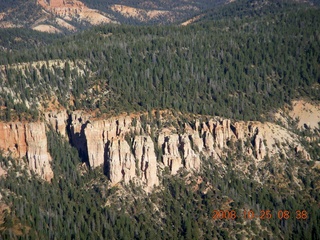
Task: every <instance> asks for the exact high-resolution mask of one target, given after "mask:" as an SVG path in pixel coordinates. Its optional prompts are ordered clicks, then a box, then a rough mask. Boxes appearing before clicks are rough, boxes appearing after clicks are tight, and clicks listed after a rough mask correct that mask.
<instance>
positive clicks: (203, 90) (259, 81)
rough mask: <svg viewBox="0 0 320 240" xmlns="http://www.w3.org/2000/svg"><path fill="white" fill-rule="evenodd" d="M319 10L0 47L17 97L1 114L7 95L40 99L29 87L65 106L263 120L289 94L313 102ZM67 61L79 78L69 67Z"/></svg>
mask: <svg viewBox="0 0 320 240" xmlns="http://www.w3.org/2000/svg"><path fill="white" fill-rule="evenodd" d="M285 10H286V11H285ZM319 16H320V15H319V10H318V9H317V8H315V9H314V8H308V7H305V6H304V5H302V6H301V5H299V7H296V8H290V7H288V9H287V8H286V7H283V11H279V10H278V11H276V13H275V14H269V13H263V14H262V16H258V17H257V16H256V17H248V18H229V17H226V18H222V19H221V20H215V21H208V20H203V21H200V22H198V23H196V24H193V25H189V26H186V27H177V26H159V27H156V26H152V27H151V26H149V27H148V26H145V27H133V26H102V27H97V28H95V29H93V30H89V31H85V32H83V33H80V34H77V35H75V36H69V37H66V38H64V39H62V40H58V41H56V42H55V43H53V44H50V45H49V46H44V47H41V46H40V47H37V48H32V49H25V48H21V49H19V50H13V51H9V50H8V51H7V52H5V51H3V52H2V53H1V54H0V63H1V64H2V65H3V66H4V67H5V69H6V71H5V72H2V80H1V81H2V84H3V86H7V87H8V88H10V89H12V90H14V92H15V93H16V95H17V96H12V94H7V93H6V92H5V93H3V92H2V94H1V100H2V101H1V105H4V106H8V108H7V111H9V110H8V109H10V108H11V109H12V108H14V107H13V105H14V104H13V100H12V99H13V98H19V99H21V101H20V105H21V109H23V112H25V107H23V105H24V103H25V102H26V101H28V103H29V105H32V104H35V102H38V98H39V97H40V98H41V97H42V96H41V95H42V94H41V95H40V96H39V94H38V93H39V92H40V93H44V92H46V93H48V94H49V95H55V96H57V97H58V99H59V101H60V103H61V104H62V105H64V106H65V107H67V108H68V107H72V108H76V109H79V108H88V109H96V108H99V109H100V110H101V111H102V112H105V111H136V110H150V109H153V108H161V109H167V108H172V109H176V110H179V111H182V112H193V113H200V114H210V115H220V116H225V117H231V118H236V119H245V120H249V119H250V120H254V119H262V118H263V117H266V116H265V114H267V113H268V112H269V111H271V110H273V109H275V108H279V107H281V106H283V104H284V103H290V101H291V100H292V99H294V98H296V97H301V96H308V97H310V98H311V99H314V100H319V94H318V91H319V89H318V84H319V81H320V80H319V79H320V69H319V59H320V56H319V53H320V46H319V43H320V41H319V38H320V36H319V30H318V29H320V26H319V25H320V19H319V18H320V17H319ZM58 59H59V60H64V61H66V63H65V64H63V66H59V67H55V69H49V68H48V66H47V65H46V64H44V65H41V67H39V68H41V69H37V67H36V66H30V65H29V66H28V65H27V66H26V67H25V69H20V70H17V69H15V68H12V67H10V64H16V63H23V62H37V61H49V60H58ZM69 62H70V63H69ZM71 63H72V64H73V65H77V66H78V67H77V68H79V69H80V70H81V71H82V72H83V74H81V75H80V74H79V71H77V69H74V71H70V68H69V67H68V66H69V65H70V64H71ZM8 64H9V65H8ZM6 66H7V67H6ZM6 78H7V81H5V79H6ZM12 79H14V81H13V80H12ZM43 82H45V83H46V84H39V83H43ZM96 84H99V85H100V86H102V88H103V89H102V90H101V91H103V93H99V94H98V95H99V98H98V100H97V94H96V93H94V94H93V93H92V91H88V89H90V88H92V87H93V86H94V85H96ZM69 85H71V87H69ZM53 89H55V90H53ZM10 95H11V96H10ZM43 95H44V94H43ZM70 95H73V96H74V97H75V98H76V100H75V101H76V102H75V104H74V106H68V101H67V99H65V96H70ZM62 96H63V97H62ZM15 110H18V114H19V109H15ZM2 119H5V114H4V113H3V114H2Z"/></svg>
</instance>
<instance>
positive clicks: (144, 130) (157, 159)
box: [0, 111, 310, 191]
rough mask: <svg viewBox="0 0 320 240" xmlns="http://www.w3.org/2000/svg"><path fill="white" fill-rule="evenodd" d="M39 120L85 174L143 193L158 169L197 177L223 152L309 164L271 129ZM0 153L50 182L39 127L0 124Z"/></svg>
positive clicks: (61, 116)
mask: <svg viewBox="0 0 320 240" xmlns="http://www.w3.org/2000/svg"><path fill="white" fill-rule="evenodd" d="M45 119H46V123H47V124H49V125H51V126H52V127H53V129H54V130H55V131H57V132H59V133H60V134H61V136H62V137H64V138H65V139H66V140H68V141H69V142H70V143H71V144H72V145H73V146H74V147H76V148H77V149H78V151H79V155H80V156H81V158H82V159H83V160H84V161H87V162H88V165H89V166H90V168H97V167H101V168H103V170H104V173H105V174H106V175H107V176H108V178H109V179H110V182H111V184H112V185H115V184H117V183H119V182H121V181H123V182H124V183H129V182H134V183H136V184H138V185H141V186H143V187H144V189H145V190H147V191H149V190H151V189H152V188H153V187H154V186H156V185H158V184H159V171H160V170H161V169H165V168H167V169H168V170H169V172H170V173H171V174H176V173H177V172H178V171H179V169H181V168H185V169H186V170H188V171H191V172H192V171H195V172H197V171H200V169H201V159H202V158H203V157H204V158H207V159H209V158H210V159H211V161H216V162H219V161H220V159H221V157H223V156H225V155H226V153H227V150H228V149H231V150H236V151H242V153H241V154H245V155H248V156H250V157H252V158H253V159H255V160H256V161H257V162H259V161H261V160H263V159H264V158H265V157H266V156H269V157H272V156H274V155H280V154H282V155H284V156H286V152H288V151H289V150H290V149H296V151H300V152H302V154H303V156H304V157H305V158H306V159H309V158H310V157H309V155H308V153H307V152H306V151H305V150H304V148H303V147H302V146H301V144H300V143H299V142H298V138H297V136H296V135H295V134H294V133H292V132H290V131H288V130H287V129H285V128H282V127H280V126H278V125H276V124H273V123H261V122H242V121H239V122H234V123H231V121H230V120H229V119H221V118H212V119H209V120H207V121H205V122H200V121H199V120H191V121H190V122H185V123H183V125H182V126H181V125H180V127H177V126H178V124H177V122H178V119H175V120H174V122H175V123H176V124H175V123H173V124H171V125H169V126H168V125H166V126H165V127H160V126H158V125H157V124H155V122H156V121H153V120H152V119H149V120H146V117H145V116H144V117H141V116H139V115H136V116H129V115H122V116H118V117H111V118H107V119H95V118H93V117H92V116H90V115H89V114H86V113H84V112H81V111H76V112H73V113H72V114H67V112H66V111H55V112H50V113H47V114H45ZM166 121H167V120H166V118H165V117H164V118H163V119H162V120H161V122H163V123H165V122H166ZM164 125H165V124H164ZM174 126H175V127H174ZM279 143H285V144H282V145H280V144H279ZM235 145H237V149H236V148H235ZM280 147H281V148H280ZM0 148H1V149H3V150H4V151H5V153H6V154H12V156H14V157H17V158H23V157H26V158H27V160H28V163H29V168H30V169H31V170H33V171H34V172H36V173H37V174H39V175H40V176H41V177H43V178H44V179H46V180H50V179H51V178H52V176H53V174H52V170H51V167H50V161H51V158H50V155H49V154H48V152H47V139H46V135H45V123H44V122H41V123H40V122H38V123H0Z"/></svg>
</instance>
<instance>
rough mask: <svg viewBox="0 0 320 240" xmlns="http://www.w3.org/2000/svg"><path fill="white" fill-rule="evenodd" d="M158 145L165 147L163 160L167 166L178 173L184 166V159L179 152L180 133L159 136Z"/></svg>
mask: <svg viewBox="0 0 320 240" xmlns="http://www.w3.org/2000/svg"><path fill="white" fill-rule="evenodd" d="M158 145H160V146H161V147H162V148H163V156H162V161H163V164H164V165H165V166H167V167H168V168H169V169H170V172H171V173H172V174H176V173H177V171H178V170H179V169H180V168H181V167H183V165H182V159H181V156H180V153H179V149H178V148H179V135H178V134H171V135H166V134H165V135H163V134H161V135H160V137H159V138H158Z"/></svg>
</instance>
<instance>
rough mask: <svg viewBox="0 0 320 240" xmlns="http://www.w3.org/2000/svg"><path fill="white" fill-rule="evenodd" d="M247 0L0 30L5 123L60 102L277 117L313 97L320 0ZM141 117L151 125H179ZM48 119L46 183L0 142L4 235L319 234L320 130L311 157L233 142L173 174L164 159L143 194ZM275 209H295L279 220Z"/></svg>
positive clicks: (319, 72) (318, 79)
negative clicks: (195, 168) (122, 19)
mask: <svg viewBox="0 0 320 240" xmlns="http://www.w3.org/2000/svg"><path fill="white" fill-rule="evenodd" d="M100 2H101V1H100ZM110 2H111V1H110ZM246 2H247V1H236V2H234V3H232V4H230V5H228V6H225V7H222V8H221V9H220V8H219V9H220V10H221V11H220V10H219V11H218V10H212V11H209V12H207V13H205V16H203V17H202V18H200V19H199V20H198V21H197V22H196V23H194V24H191V25H188V26H185V27H181V26H130V25H123V26H118V25H107V26H99V27H95V28H93V29H90V30H86V31H83V32H81V33H77V34H75V35H69V36H62V35H60V36H54V37H52V38H51V36H53V35H50V34H40V35H39V38H41V39H40V40H39V42H37V41H35V39H37V36H38V35H37V34H36V33H35V32H33V31H32V32H31V35H30V36H28V33H29V32H28V31H25V30H21V35H20V38H21V39H22V40H23V41H20V40H19V39H16V37H19V30H16V29H13V30H1V31H3V32H1V33H0V39H1V41H2V42H0V44H2V46H3V50H1V51H0V65H1V66H0V117H1V121H15V120H20V121H24V120H28V121H37V120H39V119H40V118H42V117H43V116H42V113H43V111H46V110H48V109H54V108H55V107H56V108H60V107H63V108H66V109H67V110H69V111H73V110H79V109H81V110H85V111H92V110H94V111H95V112H98V113H101V114H110V115H116V114H119V113H123V112H128V113H132V112H136V111H144V112H148V113H149V114H150V115H151V111H152V110H153V109H158V110H163V109H170V110H171V111H172V112H175V111H179V114H180V115H181V116H182V115H183V114H184V113H185V116H186V117H185V119H180V122H179V124H181V125H183V124H185V123H189V122H188V121H189V120H190V119H188V116H190V115H191V113H196V114H203V115H208V116H212V115H216V116H222V117H227V118H231V119H243V120H262V121H263V120H268V121H270V120H271V119H270V115H271V114H270V113H271V112H273V111H276V110H278V109H279V108H282V107H283V106H284V104H291V101H292V100H293V99H296V98H301V97H306V98H308V99H311V100H315V101H319V100H320V99H319V97H320V95H319V83H320V14H319V13H320V11H319V9H318V8H317V7H314V6H312V7H310V6H309V5H305V4H296V3H293V4H289V2H288V1H276V2H275V3H274V4H271V6H270V5H267V6H266V8H257V9H256V11H255V12H254V13H252V12H251V11H249V10H248V9H250V8H251V7H252V5H250V4H251V3H253V2H254V1H248V2H249V3H250V4H246ZM255 2H256V1H255ZM263 2H265V1H263ZM268 2H269V1H268ZM279 2H280V3H282V2H284V4H279ZM0 3H2V2H0ZM95 3H99V2H98V1H95ZM2 4H4V3H2ZM92 4H93V3H92ZM4 5H5V4H4ZM4 5H3V6H4ZM276 7H279V9H278V8H276ZM239 9H241V11H238V10H239ZM2 33H3V34H2ZM28 37H29V38H28ZM25 39H28V40H27V41H24V40H25ZM157 112H158V114H159V111H157ZM189 114H190V115H189ZM269 114H270V115H269ZM146 119H147V117H145V118H144V120H143V125H145V126H146V125H147V123H148V124H149V123H151V125H152V124H159V125H160V124H163V125H164V126H166V127H168V128H170V127H172V126H171V125H170V124H173V123H168V122H163V123H158V122H157V119H153V122H152V121H151V120H150V119H149V120H150V122H148V121H149V120H146ZM168 121H169V120H168ZM175 124H178V123H175ZM290 127H292V126H290ZM47 129H48V132H47V139H48V151H49V153H50V155H51V157H52V169H53V172H54V178H53V179H52V181H51V182H50V183H48V182H45V181H43V180H41V179H40V178H39V177H38V176H36V175H34V174H33V173H32V172H31V173H30V172H28V171H27V170H26V168H24V166H23V165H22V166H21V164H17V160H15V159H12V158H11V157H10V156H4V154H2V152H0V163H1V165H0V166H1V168H2V169H5V170H6V171H7V175H6V176H3V177H1V179H0V211H1V212H0V213H2V214H1V215H0V238H3V239H243V238H244V239H246V238H247V239H320V227H319V226H320V225H319V222H320V212H319V202H320V192H319V191H320V189H319V187H318V186H319V184H320V171H319V168H316V167H315V160H318V159H319V154H320V153H319V152H320V150H319V140H317V141H314V142H308V141H306V140H304V142H303V144H304V147H305V148H306V149H307V151H308V152H309V153H310V157H311V160H310V161H307V160H305V159H304V158H303V157H301V156H300V155H299V154H298V153H294V152H295V151H294V149H293V148H294V146H290V149H291V150H292V152H290V153H288V156H287V158H284V157H283V156H282V157H281V155H280V157H279V159H275V158H274V159H273V158H272V159H270V157H269V156H268V155H267V156H266V157H265V158H264V159H263V160H262V161H263V162H264V163H265V167H264V168H257V164H256V162H255V160H254V159H252V158H250V157H248V156H243V155H242V154H241V153H242V152H243V151H242V150H243V149H241V148H242V147H243V145H242V144H241V143H240V142H231V141H230V142H228V143H227V144H228V146H227V147H226V149H225V151H227V153H226V154H224V155H221V159H220V162H219V164H218V163H217V162H215V161H212V159H211V158H208V159H206V158H205V157H203V158H202V159H201V162H202V165H201V171H200V172H199V173H188V172H186V171H184V170H180V171H179V172H178V174H177V175H175V176H172V175H170V174H169V173H168V171H166V169H164V173H163V175H161V177H160V182H161V184H160V186H158V187H156V188H155V189H154V191H153V192H151V193H149V194H146V193H145V192H144V191H143V190H142V188H141V187H140V186H136V185H134V184H133V183H132V184H129V185H122V184H119V185H116V186H113V187H111V186H110V182H109V179H108V177H107V176H106V175H105V174H104V173H103V170H102V169H101V168H99V169H94V170H93V169H89V168H88V167H87V166H86V165H85V164H84V163H83V162H82V160H81V159H80V157H79V153H78V152H77V150H76V149H75V148H73V147H72V146H71V145H70V143H69V142H67V141H66V140H65V139H64V138H63V137H61V135H59V134H57V133H56V132H55V131H53V130H52V129H51V128H50V127H48V126H47ZM295 131H296V133H297V136H299V139H300V137H301V139H302V138H303V139H307V137H309V138H313V137H314V136H317V135H319V129H316V130H314V132H313V131H311V130H310V129H307V130H305V131H303V132H301V131H299V130H297V129H295ZM126 137H128V136H126ZM153 137H154V136H153ZM128 138H129V139H130V137H128ZM129 143H130V140H129ZM131 144H132V142H131ZM244 144H248V145H250V144H252V143H250V141H249V142H247V143H244ZM275 144H278V143H275ZM284 144H285V143H284ZM279 148H281V146H279ZM157 150H158V151H159V154H160V155H161V150H159V149H157ZM157 155H158V154H157ZM19 161H23V162H24V164H25V165H27V164H28V162H27V160H26V159H23V160H19ZM158 161H160V159H158ZM241 164H243V165H247V172H244V171H241V170H239V168H238V165H241ZM0 170H1V169H0ZM257 176H259V177H261V178H262V177H265V179H266V180H265V181H263V183H262V182H260V181H259V180H257ZM259 177H258V179H259ZM261 178H260V179H261ZM227 209H229V210H230V211H231V210H234V211H236V212H237V217H236V218H235V219H213V216H214V215H213V213H214V210H227ZM244 210H246V211H250V210H252V211H254V212H255V214H256V215H259V214H260V211H261V210H270V211H271V213H272V218H271V219H260V218H256V219H249V218H245V217H244V213H243V211H244ZM279 211H289V212H290V218H289V219H284V218H282V219H279V217H278V213H279ZM296 211H301V212H302V211H306V212H307V215H308V217H307V219H301V218H300V219H297V218H296ZM282 213H283V212H282ZM246 216H248V215H246ZM282 216H283V215H282Z"/></svg>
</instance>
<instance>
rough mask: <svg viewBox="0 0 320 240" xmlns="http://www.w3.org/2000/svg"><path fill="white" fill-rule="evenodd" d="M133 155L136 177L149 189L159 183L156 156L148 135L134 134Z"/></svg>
mask: <svg viewBox="0 0 320 240" xmlns="http://www.w3.org/2000/svg"><path fill="white" fill-rule="evenodd" d="M133 149H134V155H135V158H136V163H137V168H138V177H139V178H140V180H141V181H142V182H143V184H144V185H145V186H146V187H147V188H148V189H149V190H150V189H151V188H152V187H153V186H157V185H159V179H158V176H157V156H156V154H155V151H154V149H155V148H154V143H153V141H152V139H151V137H150V136H146V135H145V136H135V138H134V144H133Z"/></svg>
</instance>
